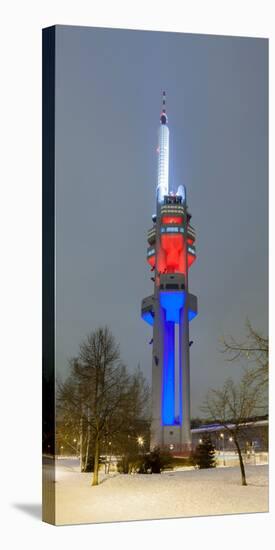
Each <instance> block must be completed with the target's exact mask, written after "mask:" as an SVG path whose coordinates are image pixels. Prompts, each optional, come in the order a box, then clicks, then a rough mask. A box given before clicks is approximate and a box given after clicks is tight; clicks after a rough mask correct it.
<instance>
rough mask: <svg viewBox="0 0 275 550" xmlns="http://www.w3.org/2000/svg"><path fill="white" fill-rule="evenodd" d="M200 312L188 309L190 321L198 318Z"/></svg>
mask: <svg viewBox="0 0 275 550" xmlns="http://www.w3.org/2000/svg"><path fill="white" fill-rule="evenodd" d="M197 315H198V312H197V311H192V310H191V309H188V321H192V319H194V318H195V317H197Z"/></svg>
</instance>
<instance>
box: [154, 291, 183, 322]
mask: <svg viewBox="0 0 275 550" xmlns="http://www.w3.org/2000/svg"><path fill="white" fill-rule="evenodd" d="M184 303H185V292H170V291H169V292H160V304H161V307H163V309H164V310H165V317H166V321H173V322H174V323H179V321H180V310H181V308H182V307H183V305H184Z"/></svg>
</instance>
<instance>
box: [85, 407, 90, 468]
mask: <svg viewBox="0 0 275 550" xmlns="http://www.w3.org/2000/svg"><path fill="white" fill-rule="evenodd" d="M87 421H88V427H87V440H86V454H85V464H84V472H87V467H88V461H89V453H90V441H91V426H90V409H88V411H87Z"/></svg>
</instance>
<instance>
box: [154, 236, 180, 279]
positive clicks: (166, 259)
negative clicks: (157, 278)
mask: <svg viewBox="0 0 275 550" xmlns="http://www.w3.org/2000/svg"><path fill="white" fill-rule="evenodd" d="M161 249H162V251H163V256H162V257H161V260H162V262H161V263H162V264H163V266H162V267H163V269H162V271H163V272H164V271H165V270H166V271H167V272H168V273H174V272H178V273H185V260H184V239H183V235H182V234H174V235H171V234H170V235H168V234H167V233H162V234H161ZM159 271H161V269H160V267H159Z"/></svg>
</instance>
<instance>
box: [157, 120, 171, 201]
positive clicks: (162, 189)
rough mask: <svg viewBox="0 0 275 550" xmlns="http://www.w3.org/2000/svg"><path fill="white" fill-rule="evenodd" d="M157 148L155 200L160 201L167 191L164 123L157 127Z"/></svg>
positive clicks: (166, 145) (167, 172)
mask: <svg viewBox="0 0 275 550" xmlns="http://www.w3.org/2000/svg"><path fill="white" fill-rule="evenodd" d="M158 148H159V154H158V184H157V200H158V202H162V201H163V198H164V196H165V195H168V191H169V128H168V126H167V125H166V124H161V125H160V127H159V140H158Z"/></svg>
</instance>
